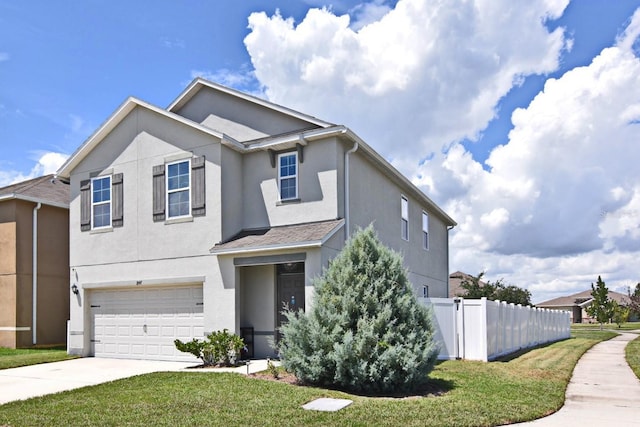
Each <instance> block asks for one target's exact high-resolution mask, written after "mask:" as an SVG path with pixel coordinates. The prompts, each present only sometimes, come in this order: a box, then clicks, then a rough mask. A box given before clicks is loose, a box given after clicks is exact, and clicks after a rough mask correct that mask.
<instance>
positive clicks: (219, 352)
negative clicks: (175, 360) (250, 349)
mask: <svg viewBox="0 0 640 427" xmlns="http://www.w3.org/2000/svg"><path fill="white" fill-rule="evenodd" d="M173 343H174V344H175V346H176V348H177V349H178V350H179V351H182V352H184V353H191V354H193V355H194V356H195V357H197V358H198V359H201V360H202V363H203V364H204V365H205V366H213V365H219V366H232V365H235V364H236V363H237V361H238V360H239V359H240V350H242V349H243V348H244V341H243V339H242V338H240V337H239V336H238V335H235V334H230V333H229V331H228V330H227V329H224V330H222V331H215V332H212V333H210V334H209V335H207V337H206V339H205V340H202V341H201V340H199V339H197V338H194V339H193V340H191V341H188V342H182V341H180V340H179V339H176V340H175V341H174V342H173Z"/></svg>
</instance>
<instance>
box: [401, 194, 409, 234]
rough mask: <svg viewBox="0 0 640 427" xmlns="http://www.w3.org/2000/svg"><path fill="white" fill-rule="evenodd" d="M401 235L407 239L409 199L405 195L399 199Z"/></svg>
mask: <svg viewBox="0 0 640 427" xmlns="http://www.w3.org/2000/svg"><path fill="white" fill-rule="evenodd" d="M400 217H401V223H402V225H401V227H402V228H401V236H402V239H403V240H409V200H407V198H406V197H405V196H402V198H401V199H400Z"/></svg>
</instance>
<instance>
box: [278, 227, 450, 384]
mask: <svg viewBox="0 0 640 427" xmlns="http://www.w3.org/2000/svg"><path fill="white" fill-rule="evenodd" d="M314 285H315V296H314V302H313V306H312V308H311V309H310V310H309V311H308V312H307V313H303V312H291V311H285V314H286V317H287V320H288V322H287V323H286V324H284V325H283V326H282V327H281V328H280V331H281V333H282V339H281V340H280V343H279V351H280V357H281V359H282V364H283V366H284V368H285V369H286V370H287V371H289V372H292V373H293V374H294V375H295V376H296V377H297V378H298V379H299V380H301V381H303V382H305V383H308V384H314V385H320V386H327V387H337V388H341V389H346V390H351V391H356V392H365V393H395V392H407V391H412V390H417V389H419V388H420V387H421V386H424V385H425V383H426V382H427V381H428V377H427V375H428V374H429V372H430V371H431V370H432V369H433V365H434V363H435V360H436V357H437V353H438V352H437V347H436V344H435V342H434V339H433V327H432V323H431V315H430V313H429V311H428V310H427V309H426V308H425V307H424V306H423V305H421V304H420V303H419V302H418V301H417V299H416V298H415V296H414V295H413V292H412V290H411V285H410V284H409V282H408V279H407V273H406V271H405V269H404V267H403V265H402V257H401V256H400V255H399V254H397V253H395V252H393V251H392V250H390V249H388V248H387V247H385V246H384V245H383V244H382V243H381V242H380V241H379V240H378V238H377V236H376V233H375V231H374V229H373V226H371V225H370V226H369V227H367V228H366V229H365V230H359V231H358V232H356V233H355V234H354V236H353V237H352V238H351V239H349V241H348V242H347V244H346V246H345V248H344V249H343V250H342V252H341V253H340V254H339V255H338V256H337V257H336V258H335V259H334V260H333V262H332V263H331V265H330V266H329V268H328V269H327V270H325V272H324V274H323V276H322V277H320V278H319V279H317V280H316V281H315V283H314Z"/></svg>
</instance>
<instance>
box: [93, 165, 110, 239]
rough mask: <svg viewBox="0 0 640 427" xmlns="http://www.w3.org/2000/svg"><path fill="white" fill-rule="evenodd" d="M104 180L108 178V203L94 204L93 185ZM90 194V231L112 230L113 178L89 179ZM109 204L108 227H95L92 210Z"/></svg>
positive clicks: (102, 176) (97, 177)
mask: <svg viewBox="0 0 640 427" xmlns="http://www.w3.org/2000/svg"><path fill="white" fill-rule="evenodd" d="M105 178H109V201H108V202H104V201H103V202H97V203H96V202H94V201H93V183H94V182H95V181H99V180H102V179H105ZM89 191H90V193H89V197H90V198H91V199H90V200H91V229H92V230H109V229H110V228H112V224H113V205H112V203H113V176H112V175H101V176H95V177H93V178H91V188H90V189H89ZM106 204H109V224H108V225H103V226H101V227H96V226H95V224H96V219H95V216H94V215H93V210H94V209H93V208H94V207H95V206H101V205H106Z"/></svg>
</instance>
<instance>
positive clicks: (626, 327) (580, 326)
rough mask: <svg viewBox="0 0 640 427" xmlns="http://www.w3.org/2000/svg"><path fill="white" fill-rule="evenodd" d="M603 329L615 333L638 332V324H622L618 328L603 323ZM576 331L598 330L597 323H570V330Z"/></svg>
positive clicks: (639, 328)
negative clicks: (614, 331)
mask: <svg viewBox="0 0 640 427" xmlns="http://www.w3.org/2000/svg"><path fill="white" fill-rule="evenodd" d="M602 328H603V329H611V330H616V331H633V330H636V329H637V330H640V322H626V323H623V324H622V325H621V326H620V328H618V325H617V324H615V323H604V324H603V325H602ZM577 329H600V324H599V323H572V324H571V330H577Z"/></svg>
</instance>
